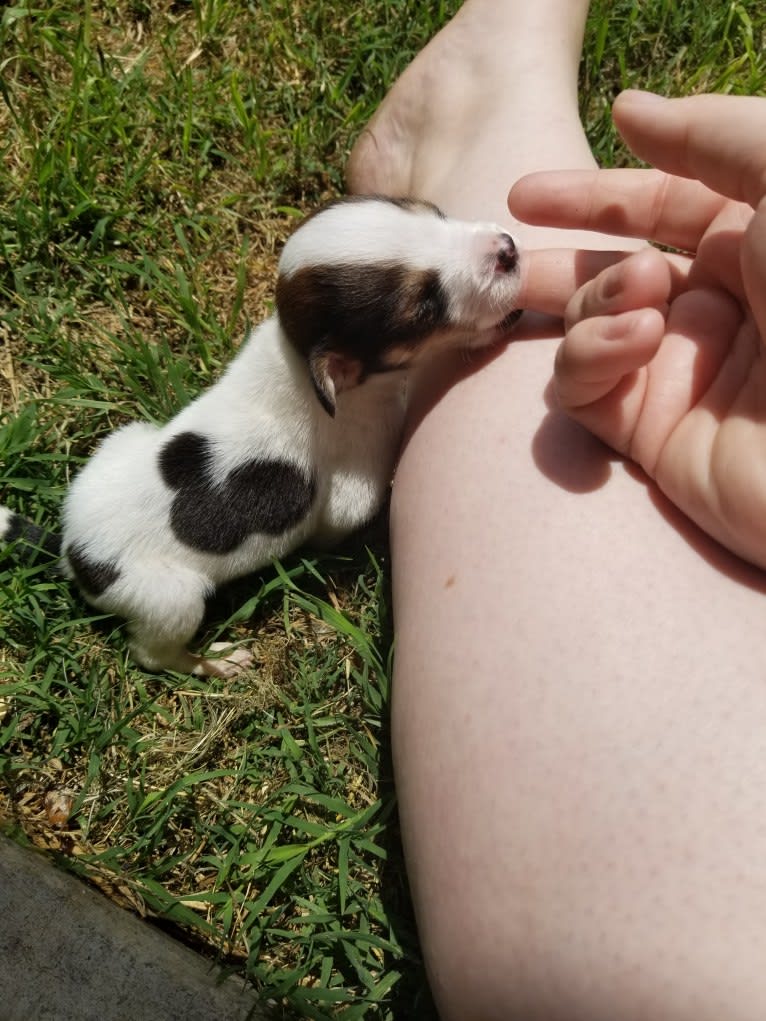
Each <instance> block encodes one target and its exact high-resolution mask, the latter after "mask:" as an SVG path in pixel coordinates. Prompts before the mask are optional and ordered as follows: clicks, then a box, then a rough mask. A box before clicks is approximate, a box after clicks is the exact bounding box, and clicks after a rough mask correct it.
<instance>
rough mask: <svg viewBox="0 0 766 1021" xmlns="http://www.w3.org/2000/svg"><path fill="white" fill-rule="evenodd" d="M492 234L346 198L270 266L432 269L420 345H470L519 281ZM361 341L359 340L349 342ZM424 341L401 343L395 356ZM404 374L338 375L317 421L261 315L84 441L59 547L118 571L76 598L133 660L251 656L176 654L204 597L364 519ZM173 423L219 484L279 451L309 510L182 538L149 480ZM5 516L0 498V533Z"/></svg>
mask: <svg viewBox="0 0 766 1021" xmlns="http://www.w3.org/2000/svg"><path fill="white" fill-rule="evenodd" d="M504 236H505V235H504V233H503V231H502V230H501V228H499V227H496V226H493V225H485V224H465V223H460V222H457V221H451V220H446V219H443V218H440V217H439V216H438V215H437V214H436V213H434V212H433V211H432V210H429V209H423V208H420V207H419V206H415V207H413V208H401V207H399V206H398V205H396V204H393V203H391V202H388V201H384V200H374V199H370V200H366V201H352V202H344V203H340V204H338V205H334V206H331V207H329V208H327V209H325V210H324V211H320V212H319V213H317V214H315V215H314V216H313V217H311V218H309V219H308V220H307V221H306V222H305V223H304V224H303V225H302V226H301V227H299V228H298V230H297V231H296V232H295V233H294V234H293V236H292V238H291V239H290V240H289V241H288V243H287V245H286V247H285V250H284V253H283V255H282V259H281V261H280V267H279V272H280V274H281V275H282V276H283V277H284V278H285V279H287V278H290V277H291V276H292V275H293V274H297V273H300V271H301V270H302V269H305V268H306V267H312V266H316V265H319V266H331V267H334V266H340V267H345V268H346V269H345V270H343V271H346V270H347V268H348V267H349V266H351V267H354V266H360V265H368V266H369V265H372V266H375V265H379V264H387V265H389V264H392V263H393V264H397V265H402V266H404V267H406V268H407V269H415V270H434V269H435V270H438V272H439V275H440V279H441V280H442V281H443V285H444V291H445V294H446V296H447V298H448V305H449V318H450V327H449V329H447V330H443V329H442V330H439V331H437V332H438V334H439V336H438V337H437V338H435V339H434V343H436V342H437V341H438V342H451V343H456V342H458V340H462V342H465V343H470V344H474V343H476V340H475V334H476V331H483V332H481V342H483V343H486V342H489V341H490V340H492V339H495V338H497V336H498V331H497V329H495V327H496V324H497V323H499V322H500V320H501V319H503V317H504V316H506V315H507V313H508V312H509V311H510V310H511V309H512V308H513V304H514V301H515V298H516V294H517V291H518V271H514V272H511V273H505V274H503V273H500V272H498V270H497V265H496V264H497V252H498V246H499V245H500V244H501V243H502V242H501V241H500V240H499V239H501V238H502V237H504ZM505 238H506V243H507V240H508V239H507V236H505ZM445 336H446V337H447V338H448V340H447V341H444V340H443V338H444V337H445ZM365 340H366V338H359V345H360V351H363V350H364V343H365ZM429 344H430V342H428V343H425V344H421V345H420V347H419V348H418V351H417V352H416V353H415V354H413V355H412V356H411V357H409V355H408V358H409V361H414V360H415V358H416V357H417V355H418V354H419V351H420V349H421V348H423V349H425V348H427V347H428V346H429ZM402 357H404V356H402ZM397 363H398V359H397V361H395V362H393V364H397ZM406 380H407V375H406V373H405V372H400V371H396V372H382V373H379V374H372V375H369V376H368V377H367V378H366V379H364V381H363V382H362V383H361V385H358V386H352V387H351V388H350V389H343V386H341V385H340V383H339V385H338V395H337V405H336V407H335V415H334V417H331V415H330V414H328V411H327V410H326V409H325V407H323V406H322V404H321V403H320V400H319V399H318V398H317V392H316V390H315V386H314V383H312V378H311V375H310V373H309V369H308V364H307V360H306V357H305V355H304V354H301V353H299V351H298V350H297V349H296V348H295V347H294V345H293V344H292V343H291V341H290V339H289V338H288V337H287V336H286V335H285V331H284V329H283V328H282V326H281V324H280V320H279V318H278V317H277V316H276V315H275V316H274V317H272V318H271V319H268V320H266V321H265V322H264V323H262V324H261V325H260V326H259V327H257V328H256V329H255V330H254V331H253V332H252V333H251V335H250V336H249V337H248V339H247V341H246V343H245V344H244V345H243V347H242V349H241V350H240V352H239V354H238V356H237V357H236V358H235V359H234V361H233V362H232V363H231V364H230V365H229V367H228V369H227V371H226V372H225V373H224V375H223V376H222V377H221V379H220V380H219V381H218V382H217V383H216V384H215V385H214V386H213V387H211V388H210V389H209V390H208V391H206V392H205V393H203V394H202V395H201V396H200V397H199V398H198V399H197V400H195V401H194V402H193V403H192V404H190V405H189V406H188V407H186V408H184V409H183V410H182V411H181V412H180V413H179V414H178V415H176V416H175V418H173V419H172V421H170V422H169V423H168V424H167V425H165V426H164V427H162V428H156V427H154V426H151V425H148V424H146V423H133V424H131V425H128V426H125V427H124V428H122V429H119V430H118V431H117V432H115V433H113V434H112V435H110V436H109V437H107V439H106V440H105V441H104V442H103V443H102V444H101V445H100V446H99V447H98V449H97V450H96V452H95V453H94V455H93V456H92V458H91V459H90V461H89V462H88V463H87V464H86V465H85V467H84V468H83V470H82V471H81V472H80V473H79V475H78V476H77V477H76V478H75V480H74V483H73V484H72V486H71V488H70V490H69V493H68V494H67V497H66V501H65V506H64V514H63V536H62V549H63V550H64V553H65V556H64V557H63V561H62V562H63V566H64V569H65V571H67V573H68V574H70V575H72V573H73V572H72V569H71V566H70V565H69V563H68V560H67V556H66V553H67V551H69V550H72V549H78V550H79V551H80V552H81V553H83V554H84V555H85V556H86V557H87V558H88V560H89V561H91V562H93V563H95V564H97V565H107V566H108V567H110V568H113V569H114V571H115V573H116V575H117V576H116V579H115V580H113V581H111V583H109V584H107V585H106V586H105V587H104V588H103V591H101V592H99V593H98V594H97V595H94V594H93V593H92V592H91V593H89V592H87V591H86V592H85V595H86V598H88V600H89V601H90V602H91V603H92V604H93V605H95V606H96V607H98V608H99V609H101V610H103V611H106V612H112V613H116V614H119V615H120V616H122V617H124V618H126V619H127V621H128V627H129V631H130V636H131V638H130V644H131V649H132V652H133V655H134V657H135V658H136V659H137V660H138V662H139V663H141V664H142V665H143V666H145V667H146V668H147V669H150V670H159V669H171V670H179V671H189V670H191V671H194V672H197V673H207V674H210V673H216V674H230V673H235V672H237V671H238V670H241V669H242V668H243V667H244V666H247V664H248V662H249V658H248V657H247V656H246V655H243V653H242V650H239V651H238V653H237V655H236V656H232V657H230V658H229V659H223V660H222V659H203V658H200V657H198V656H194V655H192V654H191V653H190V652H188V651H187V648H186V646H187V644H188V642H189V641H190V640H191V639H192V637H193V635H194V633H195V631H196V629H197V628H198V626H199V624H200V621H201V619H202V615H203V610H204V602H205V598H206V596H208V595H209V594H210V593H211V592H212V591H213V590H214V589H215V588H216V587H217V586H219V585H220V584H222V583H224V582H226V581H229V580H231V579H233V578H235V577H238V576H241V575H244V574H247V573H249V572H251V571H254V570H256V569H258V568H260V567H262V566H264V565H265V564H268V563H269V562H270V561H271V560H272V559H273V558H275V557H276V558H279V557H282V556H284V555H285V554H286V553H288V552H289V551H290V550H292V549H294V548H295V547H296V546H298V545H300V544H301V543H303V542H305V541H306V540H308V539H311V540H312V541H316V542H335V541H337V540H339V539H340V538H342V537H343V536H345V535H347V534H348V533H349V532H351V531H353V530H354V529H356V528H358V527H359V526H361V525H363V524H365V523H366V522H367V521H369V520H370V519H371V518H372V517H373V516H374V514H375V513H376V511H377V510H378V509H379V507H380V506H381V504H382V502H383V500H384V498H385V495H386V491H387V489H388V487H389V484H390V480H391V477H392V474H393V470H394V465H395V459H396V456H397V452H398V447H399V442H400V437H401V432H402V428H403V423H404V417H405V413H406ZM341 391H342V392H341ZM333 392H334V391H333ZM185 433H195V434H200V435H203V436H204V437H205V439H206V441H208V442H209V443H210V444H211V447H212V448H214V449H215V452H216V459H215V462H214V465H213V466H212V468H211V471H212V473H213V475H214V477H213V478H212V479H211V483H212V484H217V483H218V482H219V481H220V482H221V483H222V484H223V483H224V482H225V480H226V478H227V477H228V473H229V472H231V471H232V470H235V469H236V468H237V466H238V465H241V464H242V463H243V462H246V461H249V460H251V459H253V458H257V457H260V458H262V459H265V460H273V459H275V458H280V459H282V460H283V461H285V462H288V463H289V464H291V465H294V466H295V467H296V468H297V469H301V470H304V471H305V472H306V473H308V474H312V475H313V476H314V477H315V481H316V489H315V495H314V499H313V502H312V503H311V506H310V509H309V510H308V512H307V513H305V515H304V516H303V517H302V518H301V519H300V520H299V521H297V522H296V523H295V524H294V525H292V526H291V527H289V528H287V529H285V530H284V531H282V532H281V533H280V534H277V535H274V534H266V533H264V532H254V533H252V534H250V535H248V536H247V537H246V538H244V540H243V541H242V542H241V543H240V544H239V545H237V547H236V548H235V549H233V550H231V551H229V552H226V553H216V552H207V551H205V550H203V549H198V548H194V547H193V546H190V545H188V544H186V543H185V542H182V541H180V540H179V538H178V537H177V536H176V534H175V532H174V530H173V526H172V523H171V510H172V507H173V502H174V500H175V499H176V497H177V496H178V492H177V490H176V489H174V488H172V487H171V486H169V485H168V484H167V482H166V481H165V478H163V475H162V473H161V471H160V469H159V461H158V457H159V455H160V452H161V451H162V450H163V449H164V448H165V447H166V445H167V443H168V441H170V440H171V439H173V437H178V436H180V435H181V434H185ZM277 495H279V494H277ZM8 520H9V517H8V512H7V511H6V510H5V509H4V508H0V536H2V534H3V531H4V530H5V527H6V525H7V523H8Z"/></svg>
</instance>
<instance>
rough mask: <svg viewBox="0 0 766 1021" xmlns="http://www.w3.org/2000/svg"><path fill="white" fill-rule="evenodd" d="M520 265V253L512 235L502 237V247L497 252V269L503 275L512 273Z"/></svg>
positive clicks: (502, 235)
mask: <svg viewBox="0 0 766 1021" xmlns="http://www.w3.org/2000/svg"><path fill="white" fill-rule="evenodd" d="M518 263H519V252H518V249H517V248H516V243H515V242H514V240H513V238H512V237H511V235H510V234H501V235H500V247H499V248H498V250H497V268H498V270H499V271H500V272H501V273H512V272H513V270H515V269H516V266H517V265H518Z"/></svg>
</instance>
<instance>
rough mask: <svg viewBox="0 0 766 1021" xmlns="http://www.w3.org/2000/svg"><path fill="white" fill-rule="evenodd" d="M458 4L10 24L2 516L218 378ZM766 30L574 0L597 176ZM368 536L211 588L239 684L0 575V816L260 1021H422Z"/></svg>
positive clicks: (378, 581) (746, 15) (740, 60)
mask: <svg viewBox="0 0 766 1021" xmlns="http://www.w3.org/2000/svg"><path fill="white" fill-rule="evenodd" d="M456 7H457V0H450V2H449V3H446V2H445V3H432V4H428V5H427V4H422V3H419V2H415V0H369V2H367V3H365V4H363V5H361V4H360V5H355V6H351V5H348V4H345V3H341V2H340V0H322V2H321V3H320V2H319V0H290V2H288V0H262V2H255V0H252V2H251V3H249V4H244V3H235V2H234V0H204V2H203V0H196V2H182V0H173V2H166V3H161V4H154V3H152V4H149V3H147V2H145V0H132V2H117V0H104V2H102V3H93V4H85V5H83V4H76V3H74V0H58V2H55V0H54V2H52V3H49V4H46V5H40V6H39V7H34V8H32V7H30V8H27V7H24V6H21V5H19V6H11V7H5V8H3V13H2V18H1V20H0V497H2V498H3V499H4V500H7V501H8V502H9V503H12V504H13V505H14V506H15V507H18V508H20V509H23V510H25V511H26V512H28V513H31V514H32V515H33V516H35V517H37V518H38V519H39V520H41V521H42V520H51V519H53V518H54V516H55V514H56V512H57V508H58V505H59V502H60V499H61V495H62V492H63V490H64V488H65V486H66V484H67V482H68V480H69V479H70V478H71V476H72V474H73V473H74V472H75V471H76V470H77V468H78V466H79V465H80V464H81V463H82V460H83V459H84V458H85V456H86V455H87V454H88V452H89V451H90V450H91V449H92V448H93V445H94V443H95V442H96V441H97V440H98V438H99V437H101V436H102V435H104V434H105V433H106V432H107V431H109V430H110V429H112V428H114V426H115V425H117V424H119V423H120V422H122V421H125V420H126V419H128V418H134V417H143V418H146V419H150V420H151V419H163V418H165V417H167V415H168V414H170V413H172V412H173V411H174V410H175V409H177V408H178V407H180V406H182V405H183V404H184V403H185V402H186V401H188V400H189V398H190V397H191V396H192V395H194V394H195V393H197V392H198V391H199V389H200V388H201V387H203V386H204V385H205V384H206V383H208V382H209V381H210V380H211V379H212V378H214V377H215V375H216V373H217V372H218V370H219V368H220V366H221V365H222V364H223V363H224V362H225V361H226V360H227V359H228V357H229V356H230V354H231V352H232V350H233V349H234V348H235V346H236V344H237V342H238V340H239V339H240V338H241V336H242V335H243V333H244V332H245V330H246V328H247V324H248V323H249V322H251V321H254V320H257V319H259V318H260V317H261V316H262V315H263V314H264V313H265V312H266V311H268V308H269V302H270V300H271V287H272V281H273V273H274V265H275V257H276V253H277V252H278V249H279V245H280V243H281V241H282V240H283V238H284V237H285V236H286V234H287V233H288V232H289V230H290V227H291V224H292V223H293V222H294V219H295V217H296V216H297V215H299V213H301V212H302V211H305V210H308V209H310V208H311V207H312V206H314V205H315V204H316V203H317V202H319V201H321V200H322V199H324V198H326V197H327V196H329V195H333V194H336V193H337V192H338V191H340V190H341V189H342V171H343V165H344V161H345V158H346V155H347V152H348V149H349V147H350V145H351V143H352V141H353V138H354V137H355V135H356V134H357V133H358V132H359V130H360V129H361V127H362V126H363V125H364V124H365V122H366V121H367V120H368V119H369V117H370V115H371V113H372V111H373V110H374V109H375V107H376V105H377V104H378V102H379V101H380V99H381V98H382V96H383V94H384V93H385V90H386V88H387V86H388V85H390V83H391V82H392V81H393V80H394V78H395V77H396V75H397V74H398V73H399V72H400V71H401V70H402V69H403V67H404V66H405V65H406V63H407V62H408V60H409V59H410V58H411V57H412V56H413V55H414V53H415V52H416V51H417V50H418V49H419V48H420V47H421V46H422V45H423V44H424V43H425V41H426V40H427V39H428V38H429V37H430V36H431V35H433V34H434V32H435V31H436V29H437V28H438V27H439V25H441V24H442V23H443V22H444V21H445V20H446V18H447V17H448V16H449V15H450V14H451V13H452V12H453V11H454V10H455V9H456ZM765 28H766V14H761V13H756V12H755V9H754V5H745V4H743V3H716V2H713V3H710V2H708V3H701V2H691V0H690V2H684V3H680V2H671V0H644V2H641V3H635V2H628V0H615V2H608V0H596V2H595V3H594V4H593V7H592V11H591V18H590V23H589V30H588V38H587V43H586V49H585V54H584V57H583V62H582V73H581V85H582V113H583V118H584V121H585V123H586V128H587V131H588V135H589V138H590V140H591V143H592V145H593V147H594V151H595V152H596V154H597V156H598V157H599V159H601V160H602V161H603V162H604V163H607V164H616V163H622V162H625V160H626V158H627V157H626V154H625V152H624V150H623V149H622V148H621V146H620V144H619V142H618V141H617V140H616V139H615V136H614V133H613V131H612V128H611V124H610V122H609V116H608V111H609V106H610V104H611V101H612V99H613V98H614V96H615V95H616V94H617V92H618V91H619V90H620V89H621V88H623V87H625V86H627V85H642V86H644V87H649V88H654V89H655V90H657V91H662V92H670V93H673V94H679V93H686V92H691V91H699V90H703V89H714V90H717V91H731V92H763V90H764V84H765V83H766V60H765V59H764V52H763V49H764V29H765ZM380 533H381V530H380V529H379V530H378V531H377V533H375V532H374V533H372V534H371V535H369V536H367V537H366V538H367V540H368V541H367V544H366V545H365V544H364V543H358V544H357V545H356V547H355V548H354V549H349V550H346V551H344V552H343V554H342V555H338V556H334V557H326V556H325V557H317V556H314V555H312V554H311V552H310V551H309V552H305V553H304V554H303V555H299V556H297V557H295V558H293V559H292V560H291V561H289V562H287V563H285V564H284V565H283V566H282V567H280V568H276V569H275V570H273V571H269V572H265V573H264V574H263V576H262V577H259V578H257V579H248V580H247V582H246V583H242V584H239V585H237V586H235V587H234V588H233V589H232V590H231V591H230V592H227V593H225V594H224V595H222V597H221V598H220V600H219V602H218V605H217V607H216V608H215V611H214V612H213V613H212V615H211V618H210V625H209V627H208V630H207V632H206V633H205V635H204V636H203V638H204V639H205V640H208V639H212V638H214V637H217V636H218V635H219V634H226V635H233V636H234V637H235V638H236V639H237V640H241V641H247V642H248V643H250V644H251V645H253V646H254V647H255V651H256V655H257V662H258V667H257V674H256V676H255V677H253V676H247V677H243V678H239V679H235V680H232V681H219V680H206V681H205V682H204V683H203V682H201V681H198V680H195V679H189V678H181V677H172V676H161V677H155V676H149V675H146V674H144V673H143V672H141V671H140V670H137V669H136V668H135V667H134V666H132V665H131V664H130V663H129V662H128V661H127V658H126V652H125V644H124V640H123V636H122V633H121V630H120V626H119V622H116V621H114V620H111V619H102V620H98V619H96V618H93V617H92V615H91V614H90V613H89V612H88V610H87V608H86V607H85V606H84V604H83V603H82V602H81V601H80V599H79V598H78V597H77V595H76V593H75V592H73V591H72V589H71V588H70V587H69V586H67V585H66V584H64V583H63V582H62V581H60V580H59V579H57V578H55V577H51V575H50V574H49V573H48V572H46V571H45V570H41V569H39V568H29V567H27V568H21V569H14V570H5V571H0V614H1V618H0V684H2V687H0V825H1V826H2V828H3V829H4V830H5V831H6V832H9V833H11V834H13V835H14V836H16V837H17V838H18V839H19V840H20V841H26V842H29V843H32V844H34V845H36V846H38V847H42V848H46V849H48V850H49V851H50V852H51V854H53V855H54V856H55V857H56V858H57V860H59V861H60V862H61V863H63V864H65V865H66V866H67V867H69V868H71V869H73V870H75V871H76V872H78V873H79V874H81V875H82V876H84V877H86V878H88V879H89V880H90V881H91V882H93V883H95V884H97V885H98V886H99V887H100V888H102V889H103V890H104V891H105V892H106V893H107V894H108V895H109V896H111V897H112V898H113V899H115V900H116V901H117V902H118V903H121V904H124V905H126V906H128V907H130V908H132V909H134V910H136V911H139V912H140V913H143V914H147V915H149V916H151V917H153V918H157V919H159V920H161V922H162V924H164V925H168V926H170V927H172V928H173V929H174V931H176V932H178V933H180V934H181V935H182V937H183V938H184V939H186V940H187V941H188V942H190V943H191V944H192V945H194V946H197V947H199V948H200V949H202V950H204V951H205V952H206V953H209V954H213V955H217V956H219V957H220V958H221V959H222V960H223V961H224V962H226V963H227V965H229V966H231V967H232V968H233V969H234V970H235V971H238V972H241V973H244V974H246V975H247V976H248V977H249V978H250V979H251V980H252V981H253V982H255V983H256V985H257V986H258V987H259V988H261V989H262V991H263V995H264V997H265V998H267V999H269V1000H271V1001H273V1002H274V1004H275V1005H276V1011H277V1016H280V1015H281V1016H284V1017H292V1018H296V1017H297V1018H323V1019H324V1018H330V1017H343V1018H346V1019H354V1018H362V1017H365V1018H367V1017H370V1018H373V1017H375V1018H381V1019H404V1018H409V1017H413V1016H417V1017H419V1018H423V1019H427V1018H428V1017H430V1016H431V1010H430V1008H429V1006H428V994H427V990H426V986H425V980H424V976H423V971H422V965H421V963H420V953H419V949H418V944H417V938H416V933H415V927H414V922H413V919H412V912H411V907H410V904H409V899H408V895H407V890H406V885H405V881H404V879H403V878H402V875H403V873H402V869H403V865H402V856H401V850H400V846H399V835H398V828H397V821H396V805H395V798H394V791H393V786H392V778H391V767H390V760H389V740H388V712H389V685H390V660H391V641H392V636H391V625H390V615H389V601H388V598H387V571H388V553H387V549H386V544H385V541H384V540H383V539H381V537H380ZM62 791H63V792H69V794H70V795H71V797H72V799H73V802H72V811H71V817H70V820H69V822H68V824H67V825H66V826H64V827H63V828H61V829H57V828H56V827H55V826H53V825H52V824H51V821H50V819H49V816H48V813H47V811H46V806H45V800H46V796H47V795H49V794H50V793H55V792H62ZM466 882H470V876H467V877H466Z"/></svg>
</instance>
